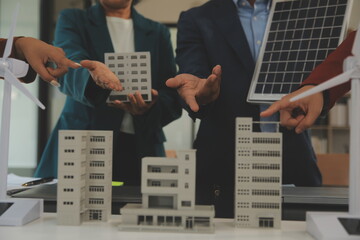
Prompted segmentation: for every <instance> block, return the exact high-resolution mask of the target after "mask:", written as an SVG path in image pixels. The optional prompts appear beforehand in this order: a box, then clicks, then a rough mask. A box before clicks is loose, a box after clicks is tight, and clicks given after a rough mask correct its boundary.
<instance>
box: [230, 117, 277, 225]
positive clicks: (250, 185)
mask: <svg viewBox="0 0 360 240" xmlns="http://www.w3.org/2000/svg"><path fill="white" fill-rule="evenodd" d="M261 124H263V123H261ZM272 124H274V123H272ZM235 151H236V152H235V156H236V157H235V158H236V159H235V165H236V166H235V169H236V170H235V225H236V226H237V227H261V228H280V222H281V162H282V134H281V133H279V132H253V121H252V119H251V118H236V148H235Z"/></svg>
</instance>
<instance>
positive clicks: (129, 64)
mask: <svg viewBox="0 0 360 240" xmlns="http://www.w3.org/2000/svg"><path fill="white" fill-rule="evenodd" d="M105 64H106V66H108V68H109V69H110V70H111V71H112V72H113V73H114V74H115V75H116V76H117V77H118V78H119V80H120V82H121V85H122V86H123V88H124V90H123V91H112V92H111V93H110V96H109V98H108V101H110V102H111V101H114V100H120V101H122V102H129V99H128V95H129V94H130V93H131V94H134V93H135V92H140V94H141V96H142V98H143V99H144V101H151V99H152V97H151V61H150V52H132V53H105Z"/></svg>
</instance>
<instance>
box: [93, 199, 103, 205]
mask: <svg viewBox="0 0 360 240" xmlns="http://www.w3.org/2000/svg"><path fill="white" fill-rule="evenodd" d="M89 204H98V205H102V204H104V199H103V198H89Z"/></svg>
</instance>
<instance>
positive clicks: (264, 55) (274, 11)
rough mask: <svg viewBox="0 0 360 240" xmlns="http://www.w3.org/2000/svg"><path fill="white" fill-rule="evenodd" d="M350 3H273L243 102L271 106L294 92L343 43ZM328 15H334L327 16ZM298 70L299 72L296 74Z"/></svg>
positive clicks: (334, 0)
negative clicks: (245, 98)
mask: <svg viewBox="0 0 360 240" xmlns="http://www.w3.org/2000/svg"><path fill="white" fill-rule="evenodd" d="M328 3H329V4H328ZM352 3H353V0H316V1H314V0H273V3H272V7H271V9H270V13H269V21H268V23H267V26H266V30H265V34H264V39H263V44H262V46H261V49H260V52H259V57H258V60H257V63H256V66H255V70H254V75H253V79H252V82H251V85H250V89H249V92H248V98H247V101H248V102H251V103H271V102H274V101H277V100H280V99H281V98H282V97H283V96H285V95H287V94H288V93H290V92H292V91H294V90H296V89H297V88H298V86H299V84H300V83H301V82H302V81H303V80H305V79H306V77H307V76H308V75H309V74H310V73H311V71H312V70H313V69H314V68H315V67H316V66H317V65H318V64H320V63H321V62H322V61H323V60H324V59H325V58H326V56H327V55H328V54H329V53H331V52H332V51H333V50H335V49H336V47H337V46H338V45H339V44H340V43H341V41H342V40H343V39H344V36H345V33H346V29H347V25H348V23H349V18H350V11H351V7H352ZM344 4H346V6H345V9H344ZM280 7H282V9H279V8H280ZM305 7H306V8H305ZM342 11H343V12H344V14H343V17H342V14H340V13H341V12H342ZM332 13H333V14H335V15H334V16H329V15H330V14H332ZM299 16H302V17H299ZM283 17H284V18H283ZM341 20H342V21H341ZM334 24H335V25H334ZM324 25H326V27H324ZM279 29H280V31H279ZM332 29H333V30H332ZM316 30H317V31H316ZM279 32H281V33H280V34H279V35H277V34H278V33H279ZM334 36H335V37H334ZM279 39H280V40H279ZM325 45H326V46H327V47H324V46H325ZM311 58H313V59H312V61H309V59H311ZM314 58H316V59H314ZM281 59H286V60H281ZM280 60H281V61H280ZM299 69H302V71H296V70H299ZM285 79H291V80H290V81H285Z"/></svg>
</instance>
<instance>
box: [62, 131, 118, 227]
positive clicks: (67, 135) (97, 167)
mask: <svg viewBox="0 0 360 240" xmlns="http://www.w3.org/2000/svg"><path fill="white" fill-rule="evenodd" d="M112 146H113V133H112V131H84V130H60V131H59V148H58V149H59V150H58V151H59V153H58V154H59V158H58V186H57V220H58V224H60V225H79V224H81V222H83V221H107V220H108V219H109V217H110V215H111V182H112Z"/></svg>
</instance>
